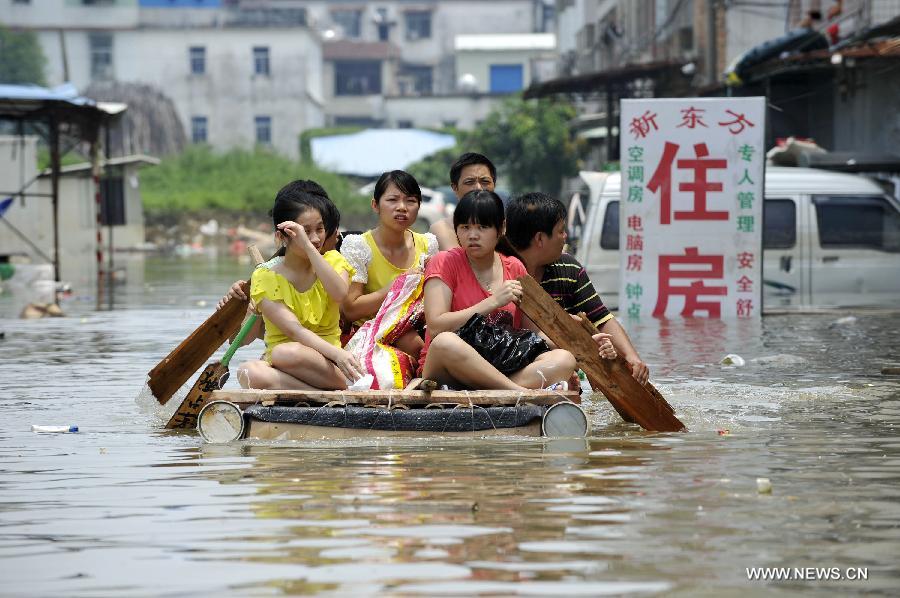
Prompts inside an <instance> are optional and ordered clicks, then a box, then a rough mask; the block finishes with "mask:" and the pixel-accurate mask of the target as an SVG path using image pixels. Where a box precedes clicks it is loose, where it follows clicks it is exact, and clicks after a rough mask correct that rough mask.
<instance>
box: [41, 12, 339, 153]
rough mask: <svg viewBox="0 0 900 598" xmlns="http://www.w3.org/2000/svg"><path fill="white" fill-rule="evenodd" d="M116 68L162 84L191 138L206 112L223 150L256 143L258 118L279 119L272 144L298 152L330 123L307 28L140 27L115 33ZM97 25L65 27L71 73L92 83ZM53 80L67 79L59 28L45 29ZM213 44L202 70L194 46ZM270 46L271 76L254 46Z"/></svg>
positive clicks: (122, 75) (125, 76) (123, 77)
mask: <svg viewBox="0 0 900 598" xmlns="http://www.w3.org/2000/svg"><path fill="white" fill-rule="evenodd" d="M112 35H113V73H114V77H115V79H117V80H119V81H125V82H135V83H147V84H150V85H154V86H156V87H158V88H159V89H160V90H162V91H163V93H165V94H166V95H168V96H169V97H171V98H172V100H173V101H174V103H175V107H176V109H177V110H178V113H179V117H180V118H181V121H182V124H183V125H184V127H185V131H186V132H187V134H188V137H189V138H190V134H191V118H192V117H194V116H205V117H206V118H207V122H208V141H209V143H210V144H211V145H213V146H215V147H219V148H230V147H251V146H252V145H253V144H254V143H255V139H256V129H255V121H254V118H255V117H256V116H270V117H271V118H272V146H273V147H274V148H275V149H276V150H277V151H278V152H280V153H282V154H285V155H287V156H290V157H293V158H296V157H297V156H298V155H299V147H298V145H299V141H298V139H299V135H300V133H301V132H302V131H303V130H304V129H307V128H310V127H319V126H322V125H323V124H324V116H323V108H322V104H323V90H322V70H321V69H322V54H321V45H320V43H319V40H318V38H317V37H316V36H315V35H314V34H313V33H311V32H310V31H308V30H306V29H297V28H293V29H273V28H255V29H139V30H122V31H114V32H112ZM89 36H90V31H87V30H69V31H66V33H65V43H66V52H67V55H68V63H69V79H70V80H71V81H72V82H73V83H74V84H75V85H76V86H77V87H78V88H79V89H84V88H85V87H87V86H88V85H89V84H90V82H91V73H90V43H89ZM39 38H40V41H41V44H42V46H43V48H44V52H45V54H46V55H47V59H48V72H47V75H48V80H49V82H50V84H51V85H54V84H58V83H61V82H62V80H63V67H62V52H61V51H60V43H59V35H58V33H57V32H55V31H42V32H40V33H39ZM192 46H203V47H205V48H206V73H205V74H203V75H194V74H192V73H191V68H190V56H189V53H190V50H189V49H190V48H191V47H192ZM254 46H267V47H268V48H269V61H270V73H271V74H270V75H269V76H264V75H255V74H254V64H253V47H254Z"/></svg>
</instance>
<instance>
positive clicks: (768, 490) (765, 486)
mask: <svg viewBox="0 0 900 598" xmlns="http://www.w3.org/2000/svg"><path fill="white" fill-rule="evenodd" d="M756 491H757V492H759V493H760V494H772V482H770V481H769V478H756Z"/></svg>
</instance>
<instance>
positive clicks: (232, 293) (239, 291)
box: [216, 280, 247, 310]
mask: <svg viewBox="0 0 900 598" xmlns="http://www.w3.org/2000/svg"><path fill="white" fill-rule="evenodd" d="M245 284H247V281H246V280H239V281H237V282H235V283H234V284H233V285H231V288H230V289H228V292H227V293H225V296H224V297H222V298H221V299H219V302H218V303H216V309H217V310H219V309H222V308H223V307H225V304H226V303H227V302H228V300H229V299H238V300H240V301H244V300H246V299H247V294H246V293H244V289H243V285H245Z"/></svg>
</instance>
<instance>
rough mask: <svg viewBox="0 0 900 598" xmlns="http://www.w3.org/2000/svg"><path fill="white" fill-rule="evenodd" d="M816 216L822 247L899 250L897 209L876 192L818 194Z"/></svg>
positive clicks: (899, 223)
mask: <svg viewBox="0 0 900 598" xmlns="http://www.w3.org/2000/svg"><path fill="white" fill-rule="evenodd" d="M813 202H814V203H815V206H816V220H817V222H818V224H819V243H820V244H821V246H822V247H823V248H824V249H828V248H856V249H877V250H880V251H890V252H900V212H898V211H897V209H896V208H894V206H892V205H891V204H890V203H889V202H888V201H887V199H885V198H884V197H879V196H877V195H866V196H859V195H857V196H847V195H844V196H836V195H817V196H815V197H814V198H813Z"/></svg>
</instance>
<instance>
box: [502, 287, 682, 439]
mask: <svg viewBox="0 0 900 598" xmlns="http://www.w3.org/2000/svg"><path fill="white" fill-rule="evenodd" d="M519 282H520V283H522V288H523V289H524V291H525V293H524V295H523V297H522V301H521V302H520V303H519V307H520V308H522V311H523V312H525V315H527V316H528V317H529V318H531V321H532V322H534V323H535V324H536V325H537V326H538V328H540V329H541V330H542V331H543V332H544V334H546V335H547V337H548V338H550V340H552V341H553V342H554V343H555V344H556V345H557V346H558V347H560V348H562V349H566V350H568V351H570V352H571V353H572V355H574V356H575V359H576V360H577V361H578V365H579V366H580V367H581V369H582V370H584V373H585V374H587V377H588V381H589V382H590V383H591V386H592V387H593V388H594V390H599V391H600V392H602V393H603V395H604V396H605V397H606V398H607V399H608V400H609V402H610V403H611V404H612V406H613V407H614V408H615V410H616V411H618V412H619V414H620V415H621V416H622V417H623V419H625V420H626V421H629V422H634V423H637V424H638V425H640V426H641V427H642V428H644V429H646V430H652V431H654V432H679V431H682V430H684V429H685V426H684V424H683V423H681V422H680V421H679V420H678V418H677V417H675V410H674V409H672V406H671V405H669V403H667V402H666V400H665V399H664V398H663V396H662V395H661V394H660V393H659V391H657V390H656V389H655V388H653V385H652V384H650V383H649V382H648V383H647V385H646V386H643V385H641V383H640V382H638V381H637V380H635V379H634V376H632V375H631V367H630V366H629V365H628V362H627V361H625V359H624V358H623V357H621V356H619V357H617V358H616V359H602V358H601V357H600V355H598V353H597V344H596V343H595V342H594V339H592V338H591V335H592V333H594V332H595V331H594V327H593V325H592V324H591V323H590V322H588V321H587V319H586V318H583V319H582V320H581V322H580V323H579V322H576V321H575V320H574V319H573V318H572V317H571V316H570V315H569V314H567V313H566V312H565V311H564V310H563V308H562V307H560V306H559V305H558V304H557V303H556V301H554V300H553V298H552V297H550V295H548V294H547V293H546V291H544V289H542V288H541V285H540V284H538V282H537V281H536V280H535V279H533V278H532V277H531V276H522V277H520V278H519Z"/></svg>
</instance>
